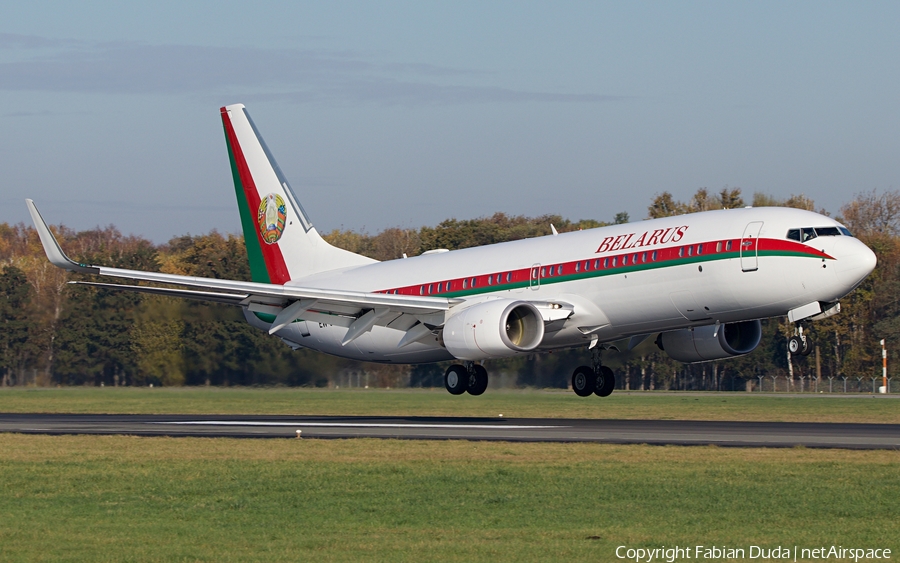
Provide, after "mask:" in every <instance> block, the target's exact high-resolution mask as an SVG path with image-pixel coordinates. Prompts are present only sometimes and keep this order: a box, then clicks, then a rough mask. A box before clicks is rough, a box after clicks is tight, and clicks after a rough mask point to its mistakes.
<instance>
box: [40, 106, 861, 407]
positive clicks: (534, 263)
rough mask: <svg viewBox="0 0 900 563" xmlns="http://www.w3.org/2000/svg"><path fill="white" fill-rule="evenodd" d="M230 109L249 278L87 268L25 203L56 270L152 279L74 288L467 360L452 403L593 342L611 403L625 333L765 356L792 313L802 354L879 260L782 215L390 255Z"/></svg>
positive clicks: (304, 339)
mask: <svg viewBox="0 0 900 563" xmlns="http://www.w3.org/2000/svg"><path fill="white" fill-rule="evenodd" d="M220 113H221V118H222V124H223V126H224V130H225V140H226V144H227V148H228V156H229V160H230V163H231V171H232V175H233V178H234V187H235V194H236V196H237V202H238V208H239V211H240V218H241V226H242V229H243V233H244V242H245V244H246V247H247V255H248V258H249V262H250V272H251V278H252V281H250V282H247V281H239V280H221V279H210V278H200V277H190V276H180V275H173V274H165V273H158V272H143V271H136V270H126V269H120V268H110V267H106V266H102V265H89V264H80V263H77V262H75V261H73V260H71V259H70V258H69V257H68V256H66V254H65V253H64V252H63V250H62V248H61V247H60V246H59V243H58V242H57V241H56V239H55V237H54V236H53V234H52V232H51V231H50V229H49V227H48V226H47V223H46V222H45V221H44V220H43V218H42V217H41V215H40V213H39V212H38V210H37V207H36V206H35V204H34V202H33V201H32V200H30V199H28V200H26V205H27V207H28V210H29V212H30V214H31V217H32V220H33V221H34V224H35V227H36V228H37V231H38V234H39V236H40V239H41V243H42V245H43V247H44V251H45V253H46V255H47V258H48V259H49V260H50V262H51V263H53V264H54V265H56V266H58V267H60V268H64V269H66V270H68V271H71V272H80V273H84V274H94V275H97V276H101V277H107V278H124V279H126V280H135V281H136V282H148V283H150V284H156V285H138V284H130V285H129V284H120V283H104V282H95V281H72V282H69V283H72V284H76V285H85V286H93V287H103V288H109V289H116V290H126V291H135V292H141V293H147V294H152V295H165V296H173V297H181V298H188V299H196V300H202V301H209V302H215V303H224V304H227V305H232V306H237V307H240V308H241V310H242V311H243V314H244V317H245V318H246V320H247V322H249V323H250V324H251V325H253V326H254V327H257V328H259V329H261V330H264V331H267V332H268V333H269V334H271V335H274V336H276V337H278V338H280V339H282V340H283V341H284V342H285V343H286V344H288V345H289V346H291V347H292V348H294V349H298V348H301V347H303V348H310V349H313V350H318V351H320V352H324V353H327V354H333V355H335V356H340V357H343V358H352V359H354V360H362V361H368V362H383V363H396V364H415V363H429V362H440V361H447V360H450V361H454V360H455V361H456V362H458V363H454V364H452V365H451V366H450V367H449V368H447V370H446V373H445V375H444V383H445V387H446V388H447V391H449V392H450V393H451V394H454V395H461V394H463V393H468V394H470V395H480V394H482V393H484V391H485V390H486V388H487V386H488V373H487V370H486V368H485V367H484V365H483V364H484V362H485V361H487V360H491V359H496V358H506V357H512V356H518V355H523V354H524V355H530V354H537V353H544V352H549V351H552V350H557V349H564V348H578V347H580V348H584V349H585V350H586V351H589V353H590V355H591V364H590V365H583V366H580V367H578V368H577V369H576V370H575V371H574V373H573V374H572V389H573V390H574V391H575V393H576V394H577V395H579V396H582V397H587V396H590V395H592V394H593V395H598V396H601V397H603V396H607V395H609V394H610V393H611V392H612V391H613V389H614V388H615V374H614V373H613V372H612V370H611V369H609V367H607V366H604V365H603V364H602V359H601V356H602V354H601V352H602V351H603V350H605V349H609V348H610V347H611V346H612V344H611V343H613V342H616V341H619V340H624V339H626V338H628V339H629V342H628V347H629V348H633V347H634V346H636V345H637V344H640V343H641V342H643V341H644V340H646V339H648V338H650V337H652V336H653V335H657V337H656V340H655V342H656V344H657V345H658V346H659V347H660V348H661V349H662V350H664V351H665V352H666V353H667V354H668V355H669V356H670V357H672V358H673V359H675V360H678V361H681V362H688V363H692V362H705V361H711V360H720V359H726V358H731V357H735V356H740V355H743V354H748V353H750V352H752V351H753V350H754V349H755V348H756V347H757V346H758V345H759V343H760V340H761V337H762V329H761V325H760V320H761V319H766V318H771V317H784V316H787V317H788V319H789V321H790V322H791V323H795V326H796V327H797V328H796V329H795V336H794V337H792V338H791V339H790V341H789V349H790V350H791V352H792V353H800V354H807V353H809V351H810V350H811V349H812V344H811V342H810V341H809V339H808V338H807V336H806V335H804V334H803V328H802V325H803V323H805V322H809V321H815V320H818V319H822V318H827V317H829V316H831V315H834V314H836V313H838V312H839V311H840V302H839V299H840V298H841V297H843V296H845V295H847V294H848V293H850V292H851V291H852V290H853V289H854V288H856V287H857V286H858V285H859V284H860V283H861V282H862V281H863V280H864V279H865V278H866V276H868V275H869V274H870V273H871V272H872V270H873V269H874V268H875V264H876V258H875V254H874V253H873V252H872V251H871V250H870V249H869V248H868V247H867V246H866V245H865V244H863V243H862V242H860V241H859V240H858V239H856V238H854V237H853V236H852V235H851V233H850V231H849V230H848V229H847V228H846V227H845V226H844V225H842V224H840V223H838V222H837V221H835V220H834V219H832V218H830V217H826V216H824V215H820V214H817V213H813V212H810V211H805V210H799V209H790V208H772V207H761V208H751V207H748V208H743V209H725V210H717V211H706V212H702V213H691V214H686V215H679V216H674V217H666V218H662V219H654V220H647V221H641V222H637V223H627V224H621V225H613V226H607V227H600V228H595V229H589V230H582V231H577V232H567V233H558V232H557V231H556V229H555V228H553V227H552V225H551V229H552V234H548V235H547V236H543V237H537V238H531V239H525V240H518V241H513V242H504V243H500V244H493V245H487V246H481V247H476V248H466V249H462V250H455V251H448V250H446V249H440V248H435V249H431V250H428V251H426V252H424V253H422V254H421V255H420V256H415V257H409V258H405V257H404V259H396V260H390V261H385V262H379V261H376V260H373V259H371V258H367V257H365V256H361V255H358V254H354V253H352V252H348V251H346V250H343V249H339V248H337V247H334V246H332V245H330V244H328V243H327V242H326V241H325V240H324V239H323V238H322V237H321V235H320V234H319V233H318V231H317V230H316V228H315V227H314V226H313V224H312V221H311V220H310V218H309V216H308V215H307V213H306V211H305V210H304V209H303V207H302V205H301V204H300V201H299V199H298V198H297V195H296V193H295V192H294V190H293V189H292V188H291V186H290V184H289V183H288V181H287V179H286V178H285V177H284V174H283V173H282V171H281V169H280V168H279V167H278V164H277V163H276V162H275V158H274V157H273V156H272V152H271V151H270V150H269V148H268V146H266V143H265V142H264V141H263V139H262V136H261V135H260V134H259V130H258V129H257V127H256V125H255V124H254V122H253V120H252V119H251V118H250V115H249V114H248V113H247V110H246V108H245V107H244V105H243V104H234V105H229V106H225V107H223V108H221V109H220ZM158 284H165V285H158ZM173 286H174V287H173Z"/></svg>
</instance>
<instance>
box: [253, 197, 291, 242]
mask: <svg viewBox="0 0 900 563" xmlns="http://www.w3.org/2000/svg"><path fill="white" fill-rule="evenodd" d="M286 220H287V208H286V207H285V205H284V200H283V199H282V198H281V196H280V195H278V194H269V195H267V196H266V197H264V198H263V199H262V201H261V202H259V213H257V215H256V222H257V224H258V225H259V234H260V235H262V239H263V241H265V243H266V244H274V243H276V242H278V239H280V238H281V233H283V232H284V223H285V221H286Z"/></svg>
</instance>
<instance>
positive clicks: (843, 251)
mask: <svg viewBox="0 0 900 563" xmlns="http://www.w3.org/2000/svg"><path fill="white" fill-rule="evenodd" d="M835 243H836V244H835V246H834V252H833V254H832V255H833V256H834V258H835V262H836V263H835V264H834V268H835V274H836V276H837V279H838V282H839V283H840V284H841V286H842V288H843V289H844V291H845V294H846V293H849V292H850V291H852V290H853V288H855V287H856V286H857V285H859V284H860V282H862V281H863V280H864V279H866V276H868V275H869V274H871V273H872V270H874V269H875V264H876V263H877V262H878V260H877V259H876V258H875V253H874V252H872V250H871V249H870V248H869V247H868V246H866V245H865V244H863V243H862V242H860V241H859V240H858V239H855V238H851V237H838V238H837V240H836V241H835Z"/></svg>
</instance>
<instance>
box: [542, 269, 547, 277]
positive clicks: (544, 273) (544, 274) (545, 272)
mask: <svg viewBox="0 0 900 563" xmlns="http://www.w3.org/2000/svg"><path fill="white" fill-rule="evenodd" d="M541 277H542V278H546V277H547V268H541Z"/></svg>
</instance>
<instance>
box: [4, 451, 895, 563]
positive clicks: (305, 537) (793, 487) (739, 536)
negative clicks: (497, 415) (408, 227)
mask: <svg viewBox="0 0 900 563" xmlns="http://www.w3.org/2000/svg"><path fill="white" fill-rule="evenodd" d="M0 452H3V454H2V456H0V515H2V517H0V560H2V561H4V562H6V561H63V560H65V561H223V562H228V561H267V562H268V561H360V560H374V561H416V562H418V561H492V562H493V561H614V560H615V555H614V550H615V548H616V546H618V545H627V546H630V547H658V546H661V545H667V546H672V545H682V546H685V545H691V546H693V545H696V544H704V545H718V546H722V545H727V546H731V547H745V548H746V547H747V546H749V545H760V546H769V547H772V546H777V545H789V546H793V545H799V546H801V547H803V546H807V547H818V546H820V545H826V546H828V545H832V544H835V545H843V546H862V547H866V546H868V547H882V548H885V547H886V548H891V549H893V550H894V553H895V554H896V553H897V552H898V549H900V539H898V538H900V503H898V502H897V498H900V471H898V462H900V452H896V451H844V450H814V449H803V448H794V449H773V450H765V449H728V448H714V447H692V448H688V447H654V446H615V445H601V444H510V443H476V442H461V441H447V442H415V441H412V442H410V441H394V440H234V439H194V438H178V439H175V438H135V437H124V436H101V437H88V436H23V435H15V434H6V435H0Z"/></svg>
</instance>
